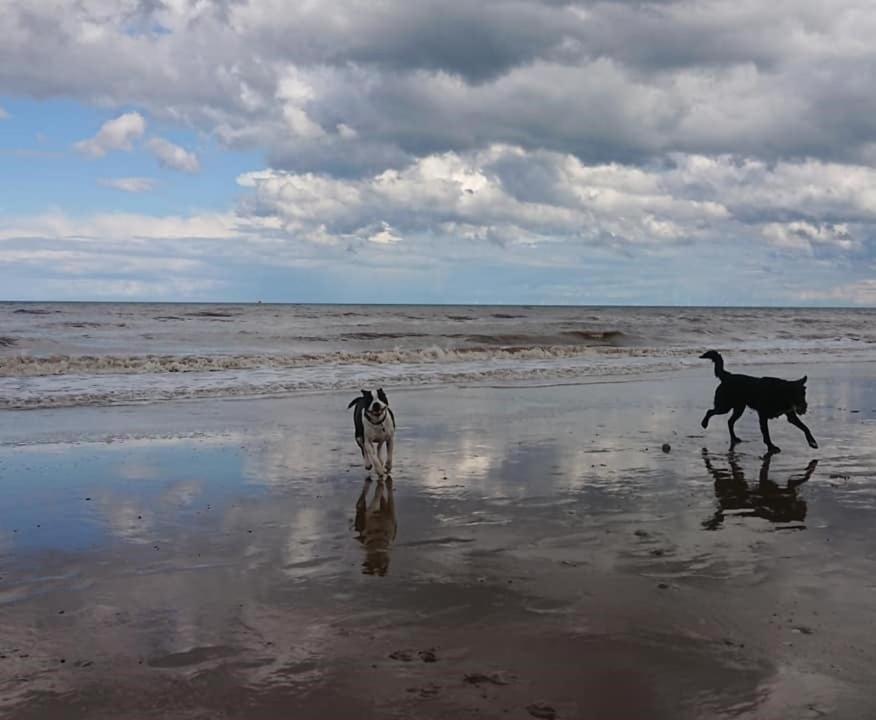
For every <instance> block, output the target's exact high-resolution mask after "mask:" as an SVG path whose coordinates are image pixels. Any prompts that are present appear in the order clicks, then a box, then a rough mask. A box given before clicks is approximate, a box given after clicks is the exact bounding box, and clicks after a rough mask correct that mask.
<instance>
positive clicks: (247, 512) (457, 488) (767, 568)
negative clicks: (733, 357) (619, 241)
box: [0, 365, 876, 718]
mask: <svg viewBox="0 0 876 720" xmlns="http://www.w3.org/2000/svg"><path fill="white" fill-rule="evenodd" d="M871 372H872V368H870V367H869V366H860V365H859V366H834V367H824V368H820V369H819V370H818V371H817V372H815V373H810V381H809V388H810V390H809V401H810V412H809V414H808V415H807V417H806V420H807V422H808V423H809V424H810V427H811V428H812V430H813V433H814V434H815V436H816V438H817V439H818V440H819V443H820V445H821V449H820V450H815V451H813V450H810V449H809V448H808V447H806V445H805V442H804V440H803V438H802V435H801V434H800V433H799V431H797V430H796V429H794V428H792V427H791V426H789V425H788V424H787V423H785V422H778V421H776V422H775V423H774V424H773V426H774V429H773V437H774V440H775V441H776V442H777V443H778V444H779V445H780V446H782V447H783V448H784V452H783V453H781V454H779V455H776V456H773V457H772V458H767V459H763V457H762V451H763V447H762V445H761V443H760V442H759V440H758V434H759V433H758V430H757V422H756V419H755V418H754V417H753V416H752V415H750V414H748V415H746V416H745V417H743V419H742V420H741V421H740V422H739V424H738V425H737V430H738V432H739V434H740V435H741V436H742V437H743V438H747V439H749V440H750V442H747V443H744V444H743V445H741V446H739V447H738V448H737V452H733V453H730V452H728V450H727V442H726V441H727V437H726V432H727V431H726V425H725V423H724V422H722V421H721V419H720V418H717V419H716V420H715V421H713V425H712V427H710V429H709V430H708V431H707V432H703V431H702V430H701V428H700V427H699V419H700V417H701V416H702V412H703V410H704V409H705V407H706V406H707V405H708V404H709V400H710V397H711V392H712V390H713V386H714V381H713V379H711V378H708V377H703V378H691V377H689V376H687V375H684V376H682V375H667V376H665V377H663V378H661V379H659V380H656V381H655V380H648V381H635V382H623V383H606V384H593V385H576V386H555V387H544V388H501V389H500V388H488V387H480V388H473V387H467V388H446V389H442V390H440V391H434V392H428V391H408V392H398V393H395V394H393V395H392V396H391V398H390V399H391V402H392V404H393V406H394V407H395V409H396V414H397V416H398V418H399V438H398V450H397V455H396V463H395V465H396V471H395V473H394V478H393V482H392V483H391V485H390V486H388V487H386V488H385V489H384V488H379V487H378V485H377V483H373V484H372V485H371V486H367V485H365V484H363V482H362V478H363V471H362V469H361V466H360V462H359V460H358V457H357V455H356V454H355V452H354V451H355V446H354V445H353V443H352V440H351V429H350V428H349V427H348V426H347V425H348V423H349V418H348V417H347V414H346V412H345V411H344V410H343V408H344V407H345V406H346V401H347V399H348V398H347V397H346V396H343V397H342V396H337V395H311V396H304V397H299V398H294V399H284V400H270V401H269V400H262V401H248V402H212V403H193V404H189V405H177V406H163V407H154V408H140V409H138V410H137V411H136V412H135V411H134V409H131V408H127V409H125V408H117V409H113V410H106V409H104V410H97V409H94V410H90V411H88V410H76V411H51V412H41V413H6V414H5V415H2V417H0V422H2V423H3V426H2V428H0V429H2V437H3V439H4V440H5V444H4V445H3V446H2V447H0V488H2V493H0V627H2V633H0V715H2V716H3V717H10V718H30V717H34V718H36V717H39V718H51V717H64V718H77V717H83V718H84V717H88V718H103V717H107V718H108V717H202V716H203V717H208V716H209V717H232V716H237V717H240V716H245V717H247V718H253V717H265V718H269V717H277V713H278V712H282V713H283V714H284V715H287V716H290V717H291V716H317V715H321V714H324V713H332V714H333V716H347V715H351V714H353V713H354V712H355V714H356V716H357V717H375V716H381V717H382V716H386V715H390V716H398V717H411V716H414V715H416V716H417V717H435V718H437V717H448V716H453V717H499V716H502V717H512V718H513V717H520V718H526V717H531V716H532V714H533V712H535V713H536V714H537V713H538V712H542V713H548V711H547V710H545V709H544V707H542V709H541V710H539V709H538V707H537V706H549V707H550V708H553V710H554V711H555V712H556V713H557V716H558V717H612V716H614V717H649V718H664V717H665V718H688V717H689V718H707V717H709V718H711V717H725V716H726V717H731V716H732V717H752V718H754V717H757V718H760V717H801V718H805V717H813V718H814V717H821V716H829V717H834V718H843V717H849V718H852V717H855V718H860V717H865V716H868V715H869V714H872V713H873V711H874V710H876V701H874V700H873V699H872V693H871V692H870V687H869V685H870V682H871V674H872V666H873V662H874V660H876V631H874V630H873V629H872V623H871V622H870V620H869V618H870V616H871V614H872V602H873V599H874V597H876V581H874V580H873V578H874V577H876V539H874V537H873V534H872V527H873V520H874V511H876V482H874V480H876V447H874V443H873V440H874V429H876V383H874V381H873V376H872V375H871ZM776 374H780V375H781V374H783V373H782V371H781V368H779V369H777V370H776ZM663 443H669V444H670V446H671V447H670V450H669V452H664V451H663V450H662V449H661V446H662V445H663ZM363 490H364V491H365V496H364V498H362V492H363ZM376 492H382V493H383V499H382V502H381V500H380V497H378V499H377V502H374V494H375V493H376ZM363 501H364V504H363ZM357 516H358V517H357ZM296 713H297V715H296Z"/></svg>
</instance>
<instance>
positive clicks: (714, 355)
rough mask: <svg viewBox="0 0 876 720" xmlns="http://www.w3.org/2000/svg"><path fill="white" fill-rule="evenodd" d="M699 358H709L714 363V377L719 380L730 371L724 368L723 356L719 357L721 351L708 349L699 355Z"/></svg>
mask: <svg viewBox="0 0 876 720" xmlns="http://www.w3.org/2000/svg"><path fill="white" fill-rule="evenodd" d="M700 358H702V359H703V360H711V361H712V362H713V363H715V377H716V378H718V379H719V380H724V379H725V378H727V376H728V375H730V373H728V372H727V371H726V370H725V369H724V358H722V357H721V353H719V352H718V351H717V350H708V351H707V352H704V353H703V354H702V355H700Z"/></svg>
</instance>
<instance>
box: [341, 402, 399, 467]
mask: <svg viewBox="0 0 876 720" xmlns="http://www.w3.org/2000/svg"><path fill="white" fill-rule="evenodd" d="M349 408H353V427H354V429H355V437H356V444H357V445H358V446H359V449H360V450H361V451H362V459H363V460H364V461H365V469H366V470H367V471H368V480H370V479H371V473H372V469H373V471H374V472H375V473H376V474H377V478H378V480H381V481H382V480H383V478H385V477H386V476H387V475H388V474H389V472H390V471H391V470H392V451H393V442H394V440H393V438H394V436H395V415H393V414H392V410H391V409H390V407H389V400H388V399H387V397H386V393H385V392H383V388H378V390H377V393H373V392H371V391H370V390H363V391H362V395H360V396H359V397H357V398H355V399H354V400H352V401H351V402H350V404H349V405H347V409H349ZM384 446H386V453H385V456H384V458H383V459H381V457H380V450H381V448H383V447H384Z"/></svg>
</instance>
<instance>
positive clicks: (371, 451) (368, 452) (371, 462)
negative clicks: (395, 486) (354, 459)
mask: <svg viewBox="0 0 876 720" xmlns="http://www.w3.org/2000/svg"><path fill="white" fill-rule="evenodd" d="M365 469H366V470H368V471H369V472H368V478H369V479H370V478H371V470H372V469H373V471H374V472H375V473H377V476H378V477H381V476H382V475H383V463H382V462H380V456H379V455H378V454H377V448H376V447H375V446H374V443H371V442H368V441H367V440H366V441H365Z"/></svg>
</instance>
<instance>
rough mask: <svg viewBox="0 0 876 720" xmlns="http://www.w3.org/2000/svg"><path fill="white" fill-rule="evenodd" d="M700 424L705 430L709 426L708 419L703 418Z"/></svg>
mask: <svg viewBox="0 0 876 720" xmlns="http://www.w3.org/2000/svg"><path fill="white" fill-rule="evenodd" d="M700 425H702V426H703V430H705V429H706V428H707V427H709V421H708V420H703V421H702V422H701V423H700Z"/></svg>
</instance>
